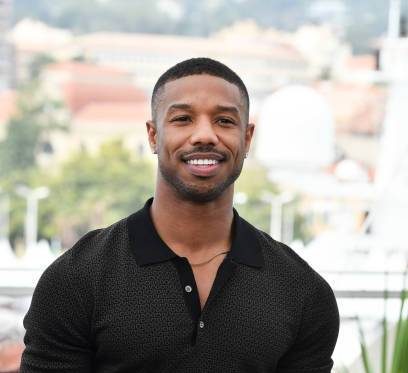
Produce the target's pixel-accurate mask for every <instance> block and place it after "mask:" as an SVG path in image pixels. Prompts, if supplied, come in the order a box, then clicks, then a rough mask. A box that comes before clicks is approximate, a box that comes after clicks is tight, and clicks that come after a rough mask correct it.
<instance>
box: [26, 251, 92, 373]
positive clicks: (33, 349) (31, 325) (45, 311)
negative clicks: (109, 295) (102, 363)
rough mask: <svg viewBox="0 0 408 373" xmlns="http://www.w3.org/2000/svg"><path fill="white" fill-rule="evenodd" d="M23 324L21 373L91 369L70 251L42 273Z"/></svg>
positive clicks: (84, 316)
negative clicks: (24, 332) (24, 346)
mask: <svg viewBox="0 0 408 373" xmlns="http://www.w3.org/2000/svg"><path fill="white" fill-rule="evenodd" d="M24 327H25V329H26V334H25V337H24V343H25V345H26V348H25V351H24V352H23V356H22V361H21V368H20V373H40V372H49V373H52V372H55V373H57V372H58V373H74V372H75V373H89V372H91V360H92V355H91V346H90V342H89V339H90V338H89V335H90V322H89V317H88V315H87V313H86V311H85V308H84V305H83V303H82V302H81V301H80V297H79V291H78V281H74V280H73V278H72V275H71V268H70V252H69V251H68V252H67V253H65V254H64V255H62V256H61V257H60V258H58V259H57V260H56V261H55V262H54V263H53V264H51V265H50V266H49V267H48V268H47V269H46V271H45V272H44V273H43V275H42V276H41V278H40V280H39V282H38V284H37V286H36V288H35V291H34V294H33V298H32V301H31V305H30V308H29V310H28V313H27V314H26V316H25V318H24Z"/></svg>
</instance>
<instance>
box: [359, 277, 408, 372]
mask: <svg viewBox="0 0 408 373" xmlns="http://www.w3.org/2000/svg"><path fill="white" fill-rule="evenodd" d="M406 285H407V270H405V273H404V279H403V288H402V290H401V293H400V310H399V316H398V322H397V325H396V330H395V339H394V344H393V346H392V350H391V355H388V347H389V345H388V333H389V330H388V327H389V320H388V317H387V300H388V291H387V290H385V291H384V314H383V318H382V320H381V325H382V339H381V360H380V367H379V368H380V370H379V371H380V372H381V373H407V372H408V315H407V312H405V302H406V299H407V290H406V289H407V286H406ZM357 324H358V329H359V335H360V348H361V359H362V363H363V366H364V370H365V373H374V372H376V371H377V370H374V369H373V364H372V361H371V360H370V357H369V353H368V345H367V342H366V339H365V335H364V330H363V327H362V324H361V321H360V319H359V318H357ZM388 357H390V358H391V364H389V362H388Z"/></svg>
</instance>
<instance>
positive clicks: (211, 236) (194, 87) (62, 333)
mask: <svg viewBox="0 0 408 373" xmlns="http://www.w3.org/2000/svg"><path fill="white" fill-rule="evenodd" d="M248 117H249V97H248V93H247V89H246V87H245V85H244V83H243V82H242V80H241V79H240V78H239V77H238V76H237V75H236V74H235V73H234V72H233V71H232V70H231V69H229V68H228V67H227V66H225V65H223V64H221V63H220V62H217V61H214V60H211V59H208V58H195V59H190V60H187V61H183V62H181V63H179V64H177V65H175V66H173V67H172V68H170V69H169V70H168V71H166V72H165V73H164V74H163V75H162V76H161V77H160V78H159V80H158V81H157V83H156V85H155V87H154V90H153V95H152V120H150V121H148V122H147V134H148V138H149V143H150V146H151V148H152V151H153V152H154V153H156V154H157V158H158V166H159V167H158V175H157V184H156V190H155V195H154V198H152V199H150V200H148V201H147V202H146V204H145V206H144V207H143V209H141V210H140V211H138V212H136V213H134V214H133V215H131V216H129V217H127V218H125V219H123V220H121V221H119V222H118V223H116V224H113V225H112V226H110V227H108V228H105V229H99V230H96V231H93V232H90V233H88V234H87V235H86V236H84V237H83V238H82V239H81V240H80V241H79V242H78V243H77V244H76V245H75V246H74V247H73V248H72V249H70V250H68V251H67V252H66V253H65V254H64V255H62V256H61V257H60V258H58V259H57V261H56V262H54V263H53V264H52V265H51V266H50V267H49V268H48V269H47V270H46V271H45V273H44V275H43V276H42V278H41V279H40V281H39V283H38V285H37V288H36V290H35V293H34V296H33V300H32V304H31V307H30V310H29V312H28V314H27V316H26V318H25V327H26V330H27V332H26V336H25V343H26V349H25V352H24V354H23V359H22V367H21V372H22V373H28V372H30V373H37V372H38V373H39V372H55V373H57V372H58V373H65V372H67V373H68V372H72V373H74V372H75V373H85V372H86V373H88V372H97V373H102V372H104V373H105V372H106V373H108V372H109V373H115V372H117V373H136V372H169V373H170V372H202V373H204V372H223V373H225V372H237V373H238V372H251V373H252V372H259V373H261V372H265V373H266V372H269V373H272V372H276V373H329V372H330V370H331V368H332V365H333V362H332V359H331V355H332V352H333V349H334V346H335V343H336V339H337V334H338V328H339V316H338V310H337V305H336V301H335V298H334V295H333V292H332V290H331V289H330V287H329V285H328V284H327V283H326V282H325V281H324V280H323V279H322V278H321V277H320V276H319V275H318V274H317V273H316V272H314V271H313V270H312V269H311V268H310V267H309V266H308V265H307V264H306V263H305V262H304V261H303V260H302V259H301V258H300V257H299V256H298V255H296V254H295V253H294V252H293V251H292V250H291V249H290V248H289V247H287V246H285V245H284V244H282V243H279V242H277V241H275V240H273V239H272V238H271V237H270V236H268V235H267V234H266V233H264V232H262V231H260V230H258V229H256V228H255V227H253V226H252V225H251V224H249V223H248V222H246V221H245V220H244V219H243V218H241V217H240V216H239V215H238V213H237V212H236V211H235V210H234V209H233V205H232V203H233V193H234V182H235V180H236V179H237V178H238V176H239V174H240V172H241V169H242V166H243V163H244V159H245V157H246V154H247V152H248V151H249V147H250V144H251V140H252V136H253V132H254V125H253V124H251V123H249V121H248ZM271 119H273V118H271ZM271 151H273V149H271Z"/></svg>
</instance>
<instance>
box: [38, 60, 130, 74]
mask: <svg viewBox="0 0 408 373" xmlns="http://www.w3.org/2000/svg"><path fill="white" fill-rule="evenodd" d="M46 70H47V71H66V72H70V73H72V74H74V75H87V76H89V75H103V76H107V75H119V76H124V75H125V76H127V75H129V73H128V72H126V71H123V70H120V69H118V68H115V67H110V66H101V65H96V64H91V63H84V62H75V61H65V62H58V63H53V64H50V65H48V66H47V68H46Z"/></svg>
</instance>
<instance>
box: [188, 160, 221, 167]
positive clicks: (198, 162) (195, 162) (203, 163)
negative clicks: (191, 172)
mask: <svg viewBox="0 0 408 373" xmlns="http://www.w3.org/2000/svg"><path fill="white" fill-rule="evenodd" d="M187 163H188V164H192V165H200V166H208V165H213V164H217V163H218V161H217V160H216V159H190V160H188V161H187Z"/></svg>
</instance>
